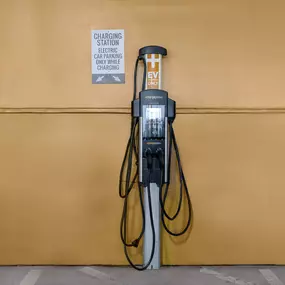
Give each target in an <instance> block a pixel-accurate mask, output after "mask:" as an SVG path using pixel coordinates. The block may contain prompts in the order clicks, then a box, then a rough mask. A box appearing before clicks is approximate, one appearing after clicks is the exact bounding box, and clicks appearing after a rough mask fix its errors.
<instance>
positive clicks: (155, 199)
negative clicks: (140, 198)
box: [144, 183, 160, 269]
mask: <svg viewBox="0 0 285 285" xmlns="http://www.w3.org/2000/svg"><path fill="white" fill-rule="evenodd" d="M147 191H148V189H147V188H144V213H145V225H146V226H145V235H144V264H146V263H147V262H148V260H149V258H150V254H151V249H152V234H153V233H152V228H151V222H150V214H149V201H148V193H147ZM150 195H151V205H152V216H153V223H154V230H155V250H154V256H153V259H152V262H151V264H150V265H149V267H148V268H147V269H159V268H160V206H159V187H158V186H157V185H156V184H155V183H150Z"/></svg>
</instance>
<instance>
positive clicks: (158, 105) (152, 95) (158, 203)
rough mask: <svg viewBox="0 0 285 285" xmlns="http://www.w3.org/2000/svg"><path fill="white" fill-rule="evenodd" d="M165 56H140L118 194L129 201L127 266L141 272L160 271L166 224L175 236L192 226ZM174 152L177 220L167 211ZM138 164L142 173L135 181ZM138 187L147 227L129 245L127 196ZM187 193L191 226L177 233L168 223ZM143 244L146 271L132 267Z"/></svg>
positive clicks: (156, 52) (156, 49) (156, 51)
mask: <svg viewBox="0 0 285 285" xmlns="http://www.w3.org/2000/svg"><path fill="white" fill-rule="evenodd" d="M166 55H167V50H166V49H165V48H163V47H160V46H146V47H143V48H141V49H140V50H139V56H138V58H137V61H136V65H135V71H134V94H133V100H132V120H131V131H130V137H129V140H128V143H127V148H126V152H125V156H124V160H123V163H122V168H121V172H120V183H119V194H120V197H122V198H124V199H125V200H124V207H123V214H122V219H121V239H122V242H123V244H124V251H125V255H126V258H127V260H128V262H129V263H130V265H131V266H132V267H134V268H135V269H137V270H144V269H159V268H160V236H161V235H160V228H161V222H162V225H163V227H164V229H165V230H166V231H167V232H168V233H169V234H170V235H173V236H180V235H183V234H184V233H186V232H187V230H188V229H189V227H190V224H191V214H192V207H191V201H190V196H189V192H188V188H187V184H186V179H185V176H184V173H183V169H182V166H181V161H180V155H179V150H178V145H177V142H176V138H175V134H174V129H173V125H172V124H173V122H174V120H175V116H176V103H175V101H173V100H172V99H170V98H168V93H167V92H166V91H165V90H163V89H162V59H163V57H164V56H166ZM140 61H142V62H143V65H144V73H143V80H142V90H141V91H140V92H139V97H138V98H136V97H137V70H138V66H139V62H140ZM172 148H174V150H175V154H176V159H177V164H178V171H179V177H180V179H179V180H180V191H179V201H178V205H177V209H176V211H175V214H174V215H170V214H169V213H168V212H167V210H166V207H165V202H166V199H167V195H168V189H169V184H170V166H171V160H172V159H171V156H172ZM134 163H135V164H136V166H137V167H136V168H137V169H136V172H135V173H134V174H133V175H132V168H133V164H134ZM125 169H126V171H125ZM124 171H125V172H126V174H125V175H124ZM131 176H132V177H131ZM135 184H137V188H138V191H139V197H140V204H141V210H142V219H143V222H142V229H141V232H140V234H139V236H138V238H137V239H135V240H133V241H131V242H129V241H128V240H127V212H128V195H129V194H130V192H131V191H132V189H133V188H134V185H135ZM123 185H124V187H123ZM163 186H164V187H163ZM183 189H184V196H185V197H184V199H186V201H187V207H188V217H187V222H186V225H185V226H184V227H183V229H182V230H181V231H180V232H172V231H171V230H170V229H169V227H168V225H167V223H166V221H165V218H166V219H168V220H169V221H174V220H175V219H176V217H177V216H178V215H179V213H180V212H181V206H182V202H183V200H184V199H183ZM142 238H143V265H142V266H138V265H135V264H134V263H133V262H132V261H131V259H130V256H129V254H128V249H127V248H128V247H138V245H139V243H140V241H141V240H142Z"/></svg>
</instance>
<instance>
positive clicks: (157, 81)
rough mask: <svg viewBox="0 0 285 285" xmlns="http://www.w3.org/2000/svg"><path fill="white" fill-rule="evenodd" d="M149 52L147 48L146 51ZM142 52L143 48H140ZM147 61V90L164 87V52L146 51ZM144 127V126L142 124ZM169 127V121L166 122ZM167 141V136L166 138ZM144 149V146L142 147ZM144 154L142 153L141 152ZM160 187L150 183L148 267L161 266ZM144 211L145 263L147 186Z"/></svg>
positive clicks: (147, 244)
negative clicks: (151, 217) (153, 232)
mask: <svg viewBox="0 0 285 285" xmlns="http://www.w3.org/2000/svg"><path fill="white" fill-rule="evenodd" d="M145 52H147V50H146V51H145ZM140 53H142V50H140ZM142 55H143V56H144V58H145V62H146V78H145V82H146V83H145V90H148V89H162V54H159V53H155V54H154V53H150V54H148V53H146V54H142ZM140 127H141V128H142V126H140ZM166 128H167V122H166ZM165 141H166V142H167V138H166V139H165ZM140 149H142V147H140ZM141 155H142V154H141ZM159 191H160V189H159V187H158V186H157V184H156V183H150V195H151V204H152V214H153V222H154V229H155V250H154V255H153V258H152V261H151V263H150V265H149V266H148V268H147V269H159V268H160V211H161V210H160V203H159V195H160V192H159ZM144 212H145V236H144V254H143V258H144V264H146V263H147V262H148V260H149V259H150V255H151V248H152V230H151V224H150V211H149V201H148V195H147V188H146V187H145V188H144Z"/></svg>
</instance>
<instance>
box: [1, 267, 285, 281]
mask: <svg viewBox="0 0 285 285" xmlns="http://www.w3.org/2000/svg"><path fill="white" fill-rule="evenodd" d="M284 283H285V267H284V266H214V267H211V266H205V267H200V266H193V267H189V266H179V267H163V268H161V269H160V270H158V271H144V272H138V271H135V270H133V269H131V268H127V267H99V266H90V267H87V266H86V267H83V266H3V267H0V285H34V284H36V285H101V284H102V285H105V284H106V285H108V284H109V285H156V284H163V285H166V284H171V285H172V284H173V285H184V284H185V285H186V284H187V285H216V284H220V285H223V284H225V285H230V284H237V285H268V284H270V285H284Z"/></svg>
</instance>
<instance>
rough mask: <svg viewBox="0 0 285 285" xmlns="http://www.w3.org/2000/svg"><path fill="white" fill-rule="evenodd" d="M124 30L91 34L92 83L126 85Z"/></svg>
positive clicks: (101, 31)
mask: <svg viewBox="0 0 285 285" xmlns="http://www.w3.org/2000/svg"><path fill="white" fill-rule="evenodd" d="M124 40H125V38H124V30H93V31H92V32H91V43H92V48H91V53H92V58H91V61H92V83H93V84H122V83H125V54H124Z"/></svg>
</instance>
